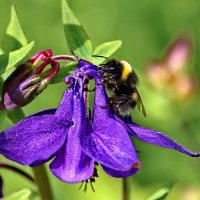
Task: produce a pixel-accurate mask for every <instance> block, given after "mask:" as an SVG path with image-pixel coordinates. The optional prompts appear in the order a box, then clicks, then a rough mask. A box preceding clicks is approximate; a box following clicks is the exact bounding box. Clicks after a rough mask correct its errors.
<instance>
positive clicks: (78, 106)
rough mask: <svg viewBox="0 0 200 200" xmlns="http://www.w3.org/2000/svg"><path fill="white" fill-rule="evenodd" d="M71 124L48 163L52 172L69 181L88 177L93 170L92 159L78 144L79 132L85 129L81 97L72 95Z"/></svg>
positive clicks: (72, 181) (73, 181)
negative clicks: (59, 146)
mask: <svg viewBox="0 0 200 200" xmlns="http://www.w3.org/2000/svg"><path fill="white" fill-rule="evenodd" d="M73 110H74V115H73V117H72V121H73V123H74V124H73V126H71V127H70V129H69V131H68V134H67V139H66V142H65V144H64V145H63V147H62V149H61V150H60V151H59V152H58V153H57V154H56V158H55V159H54V161H53V162H52V163H51V165H50V169H51V171H52V173H53V174H54V175H55V176H56V177H58V178H59V179H61V180H62V181H65V182H69V183H76V182H81V181H84V180H87V179H89V178H90V177H91V176H92V175H93V172H94V161H93V160H92V159H91V158H90V157H89V156H87V155H86V154H85V153H84V152H83V151H82V148H81V146H80V140H79V137H80V133H81V132H82V131H84V130H86V129H87V127H86V116H85V106H84V102H83V98H82V97H80V96H74V109H73Z"/></svg>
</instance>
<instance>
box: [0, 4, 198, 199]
mask: <svg viewBox="0 0 200 200" xmlns="http://www.w3.org/2000/svg"><path fill="white" fill-rule="evenodd" d="M12 2H14V4H15V7H16V10H17V14H18V17H19V20H20V22H21V24H22V26H23V29H24V31H25V33H26V35H27V38H28V40H29V41H32V40H34V41H35V42H36V45H35V47H34V49H33V50H32V54H33V53H35V52H37V51H40V50H43V49H49V48H51V49H53V51H54V54H55V55H56V54H66V53H68V54H69V51H68V49H67V44H66V41H65V37H64V32H63V29H62V17H61V1H60V0H34V1H32V0H14V1H11V0H0V40H1V39H2V38H3V35H4V33H5V30H6V27H7V24H8V22H9V19H10V8H11V4H12ZM68 3H69V5H70V7H71V9H72V10H73V12H74V13H75V15H76V16H77V18H78V19H79V21H80V22H81V24H82V25H83V27H84V28H85V29H86V31H87V33H88V34H89V36H90V38H91V40H92V42H93V44H94V46H97V45H99V44H101V43H103V42H106V41H110V40H116V39H120V40H122V42H123V45H122V48H120V49H119V50H118V52H117V53H115V55H114V56H113V57H115V58H119V59H124V60H127V61H129V62H130V63H131V64H132V65H133V66H134V69H135V71H136V72H137V73H138V74H139V77H140V83H139V86H138V87H139V90H140V94H141V96H142V99H143V102H144V105H145V108H146V112H147V117H146V118H145V117H143V116H142V114H141V113H139V112H138V111H137V110H135V111H134V112H133V119H134V121H136V122H137V123H140V124H142V125H143V126H146V127H149V128H153V129H156V130H160V131H162V132H164V133H165V134H167V135H168V136H170V137H171V138H173V139H174V140H176V141H178V142H180V143H181V144H183V145H184V146H186V147H188V148H190V149H192V150H194V151H200V133H199V130H200V106H199V88H198V82H199V78H200V77H199V73H200V67H199V63H200V57H199V56H198V55H199V54H200V24H199V17H200V2H199V1H198V0H190V1H188V0H168V1H160V0H146V1H141V0H123V1H120V0H109V1H106V0H101V1H95V0H84V1H80V0H68ZM180 35H187V37H189V38H191V39H192V42H193V48H192V53H191V56H190V59H189V60H188V63H187V65H186V66H185V68H184V71H185V72H184V73H186V74H187V73H188V74H190V75H192V76H193V77H194V79H195V80H196V86H197V87H196V88H195V90H194V91H193V92H192V94H191V95H190V98H188V99H184V100H180V101H175V100H174V99H173V93H172V94H170V95H171V96H170V95H169V94H168V93H167V92H166V91H165V90H162V91H161V90H158V89H157V88H156V87H155V86H153V85H151V84H150V82H149V81H148V77H147V76H146V74H145V71H146V68H147V66H148V63H149V62H150V61H151V60H152V59H162V57H163V55H164V53H165V50H166V49H167V47H168V46H169V45H170V43H171V42H172V41H174V40H175V39H176V38H177V37H178V36H180ZM65 87H66V86H65V85H64V84H63V83H61V84H55V85H50V86H49V87H48V88H47V89H46V90H45V91H44V92H43V93H42V94H40V95H39V96H38V98H36V99H35V100H34V101H33V102H32V103H30V104H29V105H27V106H26V107H24V111H25V113H26V114H27V115H28V114H31V113H34V112H37V111H40V110H43V109H46V108H52V107H56V106H57V105H58V103H59V100H60V99H61V96H62V93H63V91H64V88H65ZM9 125H10V124H9V121H7V123H6V126H9ZM134 143H135V145H136V148H137V150H139V151H140V154H139V158H140V160H141V162H142V164H143V167H142V169H141V171H140V172H139V173H138V174H136V175H135V176H133V177H131V178H130V179H129V180H130V184H131V196H132V199H136V200H143V199H147V197H148V196H149V195H151V194H152V193H153V192H154V191H156V190H157V189H159V188H160V187H163V186H168V185H171V184H174V186H173V189H172V191H171V192H170V195H169V196H168V197H167V200H176V199H177V200H179V199H180V200H198V199H200V159H199V158H190V157H188V156H186V155H183V154H180V153H178V152H174V151H173V150H168V149H161V148H159V147H155V146H152V145H149V144H144V143H142V142H139V141H136V140H135V139H134ZM124 148H126V147H124ZM0 159H1V160H2V161H6V162H9V163H11V162H10V161H8V160H6V159H4V158H3V157H0ZM12 164H13V163H12ZM15 165H16V164H15ZM17 166H19V165H17ZM47 166H48V165H47ZM19 167H21V166H19ZM23 169H25V170H26V171H27V172H29V173H32V172H31V169H30V168H29V167H23ZM98 171H99V175H100V177H99V178H98V179H97V180H96V183H95V186H94V187H95V190H96V192H95V193H94V192H92V191H91V189H90V188H88V191H87V193H86V194H85V193H83V192H82V191H79V190H78V188H79V184H76V185H70V184H67V183H63V182H61V181H60V180H58V179H56V178H55V177H54V176H53V175H52V174H50V173H49V177H50V179H51V182H52V186H53V190H54V193H55V194H56V197H57V199H58V200H65V199H66V200H67V199H70V200H77V199H81V200H101V199H105V200H119V199H121V192H122V191H121V186H122V181H121V180H120V179H114V178H111V177H109V176H108V175H106V174H105V173H104V172H102V171H101V169H100V167H99V170H98ZM0 174H1V175H2V176H3V180H4V193H5V194H9V193H11V192H14V191H17V190H20V189H22V188H32V189H33V190H35V187H34V185H32V184H31V183H30V182H28V181H27V180H24V179H23V178H22V177H20V176H18V175H16V174H14V173H13V172H9V171H6V170H2V169H0Z"/></svg>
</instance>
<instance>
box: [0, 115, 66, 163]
mask: <svg viewBox="0 0 200 200" xmlns="http://www.w3.org/2000/svg"><path fill="white" fill-rule="evenodd" d="M36 115H37V114H36ZM69 125H70V123H69V122H68V121H63V120H60V119H59V118H58V117H56V116H54V115H41V116H32V117H28V118H25V119H24V120H22V121H20V122H19V123H17V124H16V125H14V126H12V127H11V128H8V129H6V130H5V131H3V132H2V133H1V134H0V154H2V155H4V156H5V157H7V158H8V159H10V160H13V161H15V162H18V163H20V164H22V165H32V164H33V165H35V163H38V164H41V163H42V161H47V160H48V159H50V158H51V157H52V156H53V155H54V154H55V152H57V151H58V150H59V149H60V148H61V146H62V145H63V143H64V141H65V138H66V134H67V131H68V129H69Z"/></svg>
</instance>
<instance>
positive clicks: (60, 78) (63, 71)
mask: <svg viewBox="0 0 200 200" xmlns="http://www.w3.org/2000/svg"><path fill="white" fill-rule="evenodd" d="M76 67H77V64H76V63H68V64H67V65H63V66H61V68H60V70H59V72H58V74H57V75H56V76H55V77H54V78H53V80H52V81H51V84H56V83H61V82H64V79H65V77H66V76H67V75H69V74H71V73H72V69H75V68H76Z"/></svg>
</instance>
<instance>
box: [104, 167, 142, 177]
mask: <svg viewBox="0 0 200 200" xmlns="http://www.w3.org/2000/svg"><path fill="white" fill-rule="evenodd" d="M102 168H103V170H104V171H105V172H106V173H107V174H108V175H110V176H112V177H115V178H126V177H129V176H132V175H134V174H136V173H137V172H138V170H139V168H133V169H130V170H129V171H117V170H113V169H111V168H108V167H106V166H103V165H102Z"/></svg>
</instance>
